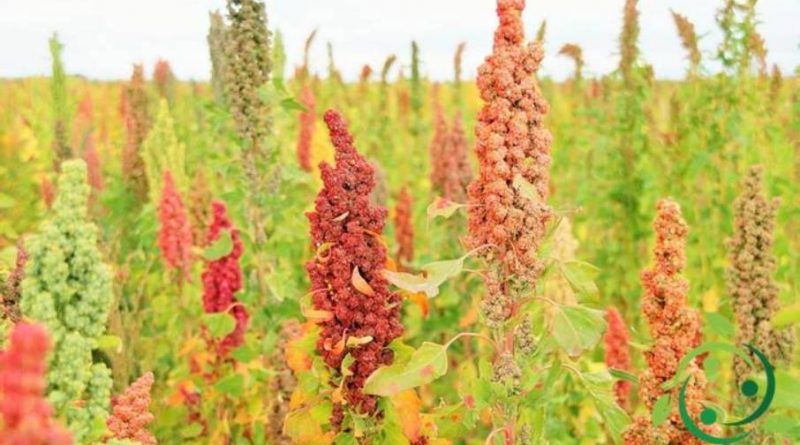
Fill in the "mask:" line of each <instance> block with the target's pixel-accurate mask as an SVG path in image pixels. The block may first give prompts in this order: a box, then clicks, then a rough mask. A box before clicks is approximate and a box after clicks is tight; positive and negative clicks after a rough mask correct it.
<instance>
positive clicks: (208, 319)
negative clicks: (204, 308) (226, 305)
mask: <svg viewBox="0 0 800 445" xmlns="http://www.w3.org/2000/svg"><path fill="white" fill-rule="evenodd" d="M203 319H204V321H205V325H206V327H207V328H208V333H209V334H211V336H212V337H214V338H222V337H225V336H227V335H228V334H230V333H231V332H233V330H234V329H236V320H234V318H233V317H231V316H230V314H228V313H227V312H216V313H213V314H205V315H203Z"/></svg>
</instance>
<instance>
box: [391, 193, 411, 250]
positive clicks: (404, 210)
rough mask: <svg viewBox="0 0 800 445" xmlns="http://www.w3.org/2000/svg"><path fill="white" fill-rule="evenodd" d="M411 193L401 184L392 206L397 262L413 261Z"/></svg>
mask: <svg viewBox="0 0 800 445" xmlns="http://www.w3.org/2000/svg"><path fill="white" fill-rule="evenodd" d="M413 210H414V207H413V203H412V202H411V193H409V191H408V187H406V186H403V188H401V189H400V193H399V194H398V195H397V203H396V204H395V207H394V238H395V241H396V242H397V264H398V266H402V265H403V264H404V263H410V262H412V261H414V215H413Z"/></svg>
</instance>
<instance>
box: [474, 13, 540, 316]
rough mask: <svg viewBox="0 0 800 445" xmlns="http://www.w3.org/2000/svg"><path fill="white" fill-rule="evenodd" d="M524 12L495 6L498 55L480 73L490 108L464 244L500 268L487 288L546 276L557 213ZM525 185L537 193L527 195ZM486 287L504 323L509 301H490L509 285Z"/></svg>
mask: <svg viewBox="0 0 800 445" xmlns="http://www.w3.org/2000/svg"><path fill="white" fill-rule="evenodd" d="M524 6H525V2H524V1H523V0H499V1H498V2H497V13H498V16H499V18H500V25H499V26H498V28H497V30H496V31H495V36H494V51H493V53H492V54H491V55H490V56H488V57H487V58H486V60H485V62H484V63H483V64H482V65H481V66H480V68H479V69H478V80H477V83H478V88H479V89H480V94H481V98H482V99H483V101H484V102H485V104H484V106H483V108H482V109H481V111H480V113H479V114H478V123H477V126H476V129H475V134H476V149H475V151H476V153H477V156H478V162H479V165H480V171H479V175H478V177H477V179H476V180H475V181H473V182H472V183H471V184H470V186H469V190H468V193H469V237H468V238H467V244H468V245H469V247H471V248H473V249H474V248H478V247H486V246H488V248H485V249H483V250H482V251H481V252H482V254H483V256H484V257H485V258H486V259H487V260H489V261H491V262H493V263H495V264H496V265H497V266H498V267H499V268H500V269H502V270H501V271H500V272H498V273H497V274H494V275H491V274H490V275H489V276H488V280H489V281H495V280H498V279H499V280H502V279H503V278H504V277H508V276H514V277H515V278H516V279H517V280H516V281H517V282H519V283H535V281H536V279H537V278H538V277H539V275H540V274H541V272H542V270H543V269H544V266H543V264H542V263H541V261H540V260H539V259H538V258H537V252H538V250H539V248H540V245H541V243H542V241H543V239H544V236H545V228H546V225H547V223H548V222H549V221H550V219H551V218H552V214H553V213H552V210H551V209H550V207H549V206H548V205H547V203H546V200H547V196H548V188H549V182H550V162H551V159H550V143H551V139H552V137H551V135H550V132H549V131H547V130H546V129H545V128H544V126H543V120H544V116H545V114H546V113H547V112H548V110H549V106H548V104H547V102H546V101H545V100H544V98H543V97H542V95H541V94H540V93H539V90H538V88H537V86H536V85H535V83H534V77H533V75H534V73H535V72H536V70H537V69H538V67H539V64H540V62H541V61H542V57H543V51H542V48H541V47H540V46H538V45H536V44H533V43H531V44H528V45H523V39H524V34H523V26H522V20H521V12H522V9H523V8H524ZM526 183H527V184H526ZM524 185H529V186H530V187H529V188H530V189H531V190H532V191H531V192H530V193H526V192H527V191H528V190H526V189H528V187H524ZM495 275H496V276H495ZM487 286H488V288H489V295H488V296H487V301H484V304H489V305H490V306H491V307H492V308H493V311H492V314H491V317H493V318H500V317H505V316H507V314H504V313H501V308H503V307H506V306H507V303H506V302H504V301H497V302H496V303H497V304H494V303H491V302H488V300H498V299H500V300H502V299H504V294H505V293H507V292H503V291H502V289H501V287H504V286H505V285H502V286H501V285H500V283H499V282H487ZM506 298H507V297H506Z"/></svg>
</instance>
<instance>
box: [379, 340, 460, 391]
mask: <svg viewBox="0 0 800 445" xmlns="http://www.w3.org/2000/svg"><path fill="white" fill-rule="evenodd" d="M445 373H447V348H446V347H445V346H443V345H440V344H437V343H431V342H424V343H422V346H420V347H419V349H417V350H416V351H415V352H414V353H413V354H412V355H411V359H410V360H409V361H408V362H407V363H395V364H393V365H391V366H385V367H382V368H378V370H377V371H375V372H374V373H372V375H370V376H369V378H367V381H366V382H365V383H364V393H365V394H372V395H376V396H384V397H388V396H392V395H395V394H397V393H399V392H402V391H405V390H406V389H411V388H416V387H418V386H422V385H424V384H426V383H430V382H432V381H434V380H436V379H438V378H439V377H441V376H443V375H444V374H445Z"/></svg>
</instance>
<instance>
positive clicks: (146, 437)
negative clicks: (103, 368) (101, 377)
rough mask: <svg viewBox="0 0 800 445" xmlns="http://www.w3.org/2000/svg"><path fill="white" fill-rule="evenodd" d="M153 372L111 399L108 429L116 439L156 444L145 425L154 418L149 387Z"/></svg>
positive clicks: (142, 444)
mask: <svg viewBox="0 0 800 445" xmlns="http://www.w3.org/2000/svg"><path fill="white" fill-rule="evenodd" d="M152 386H153V373H152V372H148V373H146V374H144V375H143V376H141V377H139V378H138V379H137V380H136V381H135V382H133V383H131V386H129V387H128V389H126V390H125V391H124V392H123V393H122V394H120V395H118V396H114V397H113V398H112V399H111V416H109V418H108V420H107V422H106V423H107V425H108V430H109V431H110V432H111V434H112V436H113V437H114V438H115V439H118V440H130V441H133V442H135V443H137V444H141V445H156V443H157V441H156V438H155V436H154V435H153V433H151V432H150V431H149V430H148V429H147V426H148V425H149V424H150V423H152V422H153V420H155V417H154V416H153V414H152V413H150V388H151V387H152Z"/></svg>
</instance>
